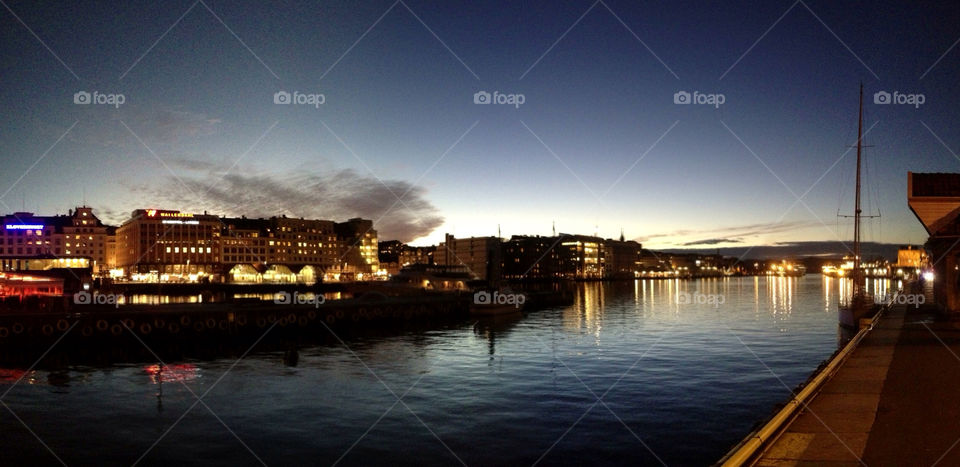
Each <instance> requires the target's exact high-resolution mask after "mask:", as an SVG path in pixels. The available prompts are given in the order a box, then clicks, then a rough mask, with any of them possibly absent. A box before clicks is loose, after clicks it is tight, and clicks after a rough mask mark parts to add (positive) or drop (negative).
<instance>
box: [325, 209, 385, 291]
mask: <svg viewBox="0 0 960 467" xmlns="http://www.w3.org/2000/svg"><path fill="white" fill-rule="evenodd" d="M333 228H334V231H335V232H336V241H337V242H338V247H339V248H338V250H339V252H338V254H337V258H336V261H337V269H338V274H340V275H343V276H344V278H346V279H356V280H363V279H372V278H374V277H375V276H378V275H380V276H383V277H385V276H386V272H385V271H384V272H383V273H381V272H380V260H379V259H378V257H377V256H378V249H377V231H376V230H374V228H373V221H371V220H369V219H360V218H353V219H350V220H348V221H346V222H337V223H335V224H334V226H333Z"/></svg>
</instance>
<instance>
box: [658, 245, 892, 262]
mask: <svg viewBox="0 0 960 467" xmlns="http://www.w3.org/2000/svg"><path fill="white" fill-rule="evenodd" d="M901 246H903V245H902V244H898V243H876V242H861V243H860V248H861V250H862V252H863V257H864V258H874V257H877V256H882V257H884V258H886V259H887V260H889V261H896V260H897V250H898V249H899V248H900V247H901ZM852 249H853V242H846V245H844V244H843V243H840V242H837V241H831V242H789V243H779V244H775V245H761V246H754V247H749V246H743V247H728V248H674V249H665V250H658V251H665V252H669V253H700V254H716V253H717V252H719V253H720V254H721V255H724V256H733V257H737V258H739V257H740V256H743V255H744V254H746V256H745V257H744V259H761V260H763V259H781V258H808V257H815V258H822V259H831V258H840V257H842V256H843V255H849V254H850V253H851V250H852Z"/></svg>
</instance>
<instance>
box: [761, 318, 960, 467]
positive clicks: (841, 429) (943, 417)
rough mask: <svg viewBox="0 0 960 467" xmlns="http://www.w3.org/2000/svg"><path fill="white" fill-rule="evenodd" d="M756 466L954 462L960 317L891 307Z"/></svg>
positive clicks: (959, 448) (959, 458)
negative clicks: (958, 320)
mask: <svg viewBox="0 0 960 467" xmlns="http://www.w3.org/2000/svg"><path fill="white" fill-rule="evenodd" d="M756 465H760V466H789V465H870V466H877V465H879V466H885V465H911V466H912V465H920V466H930V465H960V322H957V321H947V320H943V319H938V318H937V315H936V313H935V310H934V309H932V308H930V307H920V308H914V307H909V308H908V307H906V306H898V307H894V308H893V309H891V310H890V311H889V312H888V313H887V315H886V316H885V317H883V318H882V319H881V320H880V322H879V323H878V325H877V327H876V328H875V329H874V330H873V331H872V332H871V333H870V334H869V335H868V336H867V337H866V338H865V339H864V340H863V341H862V342H861V343H860V345H859V347H858V348H857V349H856V350H855V351H854V352H853V353H852V355H851V356H850V358H849V359H848V360H847V361H846V362H845V363H844V364H843V366H842V367H841V368H840V370H839V371H838V372H837V373H836V374H835V375H834V377H833V378H831V380H830V381H828V382H827V383H826V384H825V385H824V388H823V390H822V391H821V392H820V393H819V394H818V395H817V396H816V397H815V398H814V400H813V401H812V402H811V403H810V404H809V405H808V406H807V408H806V410H804V411H803V412H802V413H801V415H799V416H798V417H797V418H796V419H795V420H794V421H793V423H792V424H791V425H790V426H789V427H788V428H787V429H786V431H785V432H784V433H783V434H782V435H781V436H780V438H779V439H778V440H777V441H776V442H775V443H774V444H773V446H771V447H770V448H769V449H768V450H767V451H766V452H765V453H764V454H763V456H762V457H761V458H760V459H759V460H758V461H757V463H756Z"/></svg>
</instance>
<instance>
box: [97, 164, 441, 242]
mask: <svg viewBox="0 0 960 467" xmlns="http://www.w3.org/2000/svg"><path fill="white" fill-rule="evenodd" d="M170 166H171V167H177V168H184V167H189V169H191V170H189V171H186V174H185V175H184V172H185V171H184V170H178V171H176V172H177V173H178V176H173V175H170V176H168V177H165V178H161V179H160V180H161V181H160V182H159V183H153V184H150V185H139V186H137V185H133V186H131V189H132V190H133V191H135V192H137V193H138V194H139V196H138V197H139V198H140V200H139V202H140V203H144V202H147V203H148V204H149V207H157V208H161V209H179V210H182V211H191V212H203V211H207V212H210V213H214V214H217V215H222V216H236V217H239V216H247V217H271V216H279V215H286V216H289V217H305V218H312V219H330V220H336V221H344V220H346V219H349V218H353V217H362V218H365V219H371V220H373V221H374V228H376V229H377V231H378V233H379V238H381V239H385V240H394V239H396V240H400V241H404V242H410V241H413V240H414V239H416V238H419V237H422V236H426V235H429V234H430V233H432V232H433V231H434V230H435V229H436V228H438V227H440V226H441V225H442V224H443V222H444V218H443V216H441V215H440V213H439V211H438V210H437V209H436V207H435V206H434V205H433V204H432V203H430V201H428V200H427V199H426V190H425V189H424V188H423V187H421V186H417V185H413V184H411V183H409V182H405V181H401V180H383V181H382V182H381V180H378V179H377V178H374V177H372V176H366V175H362V174H359V173H357V172H356V171H354V170H351V169H336V170H327V171H323V172H303V171H300V172H296V173H279V174H277V173H270V174H267V173H260V172H262V171H260V170H257V169H255V168H252V167H239V166H238V167H234V168H233V169H232V170H230V171H229V173H227V172H228V170H227V169H228V168H229V166H224V167H222V166H221V165H220V164H218V163H211V162H193V161H189V160H174V161H172V162H171V163H170ZM225 173H226V175H224V174H225ZM398 198H400V199H402V201H398ZM138 207H148V206H147V204H142V205H140V206H131V207H130V209H129V210H127V212H129V211H130V210H132V209H136V208H138ZM112 212H115V211H112ZM126 215H128V214H125V215H124V218H125V216H126ZM120 221H121V222H122V219H121V220H120Z"/></svg>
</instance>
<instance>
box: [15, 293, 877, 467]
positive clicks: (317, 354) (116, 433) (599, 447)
mask: <svg viewBox="0 0 960 467" xmlns="http://www.w3.org/2000/svg"><path fill="white" fill-rule="evenodd" d="M872 287H873V290H877V291H880V292H883V291H884V290H885V289H884V287H889V284H887V283H873V285H872ZM841 293H842V292H841V290H840V284H839V281H838V280H837V279H830V278H821V277H820V276H819V275H811V276H806V277H803V278H780V277H747V278H730V279H702V280H693V281H681V280H641V281H636V282H622V283H583V284H577V287H576V293H575V303H574V305H573V306H570V307H563V308H557V309H551V310H544V311H539V312H535V313H529V314H526V315H522V316H514V317H503V318H495V319H482V320H477V319H464V320H462V321H461V322H459V323H453V324H447V325H436V324H435V325H424V326H420V327H415V328H411V329H408V330H406V331H404V332H398V333H394V334H392V335H386V336H384V335H382V333H380V334H381V335H377V334H369V335H364V334H359V335H353V336H350V337H345V342H346V344H347V346H348V348H347V347H344V346H343V345H340V344H339V342H333V343H331V344H328V345H313V346H309V347H304V348H301V349H300V350H299V353H298V357H299V358H297V359H295V360H293V361H295V362H296V364H295V366H291V365H289V364H285V363H284V362H285V361H286V362H288V363H289V362H290V361H291V360H289V359H288V358H286V357H287V356H285V355H284V352H273V351H271V352H258V351H256V350H254V351H253V352H252V353H251V354H250V355H248V356H247V357H246V358H245V359H243V360H241V361H239V362H237V360H236V358H237V357H238V356H231V357H224V358H221V359H217V360H212V361H211V360H208V361H179V362H166V363H167V364H168V366H167V367H165V368H164V370H163V371H160V367H159V366H156V365H157V363H158V362H142V363H139V364H130V365H113V366H108V367H102V366H100V367H83V366H74V367H70V368H60V369H56V370H55V371H51V370H49V369H43V368H41V369H39V370H36V371H33V372H30V373H29V375H27V374H25V373H23V371H22V369H21V370H16V369H11V370H2V371H0V375H5V377H0V391H7V389H10V387H11V384H12V382H11V380H12V379H15V378H17V377H19V376H21V375H25V376H28V377H25V378H24V379H23V381H22V382H21V383H20V384H18V385H17V386H15V387H13V388H12V389H11V390H10V392H9V394H8V395H7V396H6V397H5V398H4V403H6V404H8V405H9V406H10V408H11V409H12V410H13V411H14V412H15V413H16V414H17V415H18V416H19V417H20V418H21V419H22V420H23V421H24V423H26V424H27V425H28V426H30V428H31V429H32V430H33V431H34V432H35V433H36V434H37V436H39V437H40V438H41V439H43V440H44V442H45V443H46V444H47V445H48V446H49V447H50V448H51V449H52V450H53V451H54V452H55V453H57V455H58V456H60V457H61V458H62V459H63V460H64V461H65V462H66V463H68V464H71V465H73V464H90V463H106V464H125V465H129V464H131V463H132V462H133V461H135V460H137V459H138V458H139V457H140V456H141V455H142V454H144V452H147V450H148V448H150V447H151V445H153V443H154V442H155V441H156V440H157V439H158V438H160V437H161V435H164V433H165V432H167V430H169V432H168V433H167V434H166V435H165V436H163V438H162V440H161V441H160V442H159V443H157V444H156V446H155V447H154V448H153V449H151V450H150V451H149V454H147V456H146V457H144V459H143V461H142V463H143V464H144V465H155V464H167V463H174V462H178V463H191V464H195V463H201V462H202V463H205V464H211V465H246V464H250V465H258V464H259V462H258V461H257V458H256V457H254V455H253V454H251V452H250V451H248V450H247V448H246V447H244V445H246V446H248V447H249V448H250V450H252V451H253V453H255V454H256V456H257V457H260V458H261V459H262V460H263V461H264V462H266V463H267V464H268V465H275V464H279V465H286V464H295V465H302V464H309V465H314V464H331V463H333V462H335V461H337V460H338V459H340V458H341V456H343V457H342V459H341V463H342V464H344V465H365V464H370V463H383V462H386V461H389V462H391V463H392V464H399V465H425V464H456V463H458V462H457V458H458V457H459V458H460V459H462V460H463V461H464V462H465V463H467V464H469V465H488V464H492V465H530V464H532V463H533V462H535V461H537V460H538V459H540V458H541V456H543V458H542V462H543V463H544V464H548V465H554V464H566V465H580V464H584V463H614V464H616V463H622V464H630V465H635V464H651V463H652V464H656V463H658V462H657V460H658V458H659V459H660V460H662V461H663V462H665V463H667V464H670V465H674V464H699V465H702V464H709V463H712V462H714V461H716V460H717V459H718V458H719V457H720V456H722V455H723V453H724V452H725V451H726V450H727V449H728V448H729V447H730V446H731V445H733V444H734V443H736V442H737V441H739V440H740V438H741V437H742V436H744V435H745V434H746V433H747V432H748V431H749V430H750V428H751V426H752V425H753V424H754V423H755V422H757V421H758V420H760V419H762V418H763V417H765V416H766V415H768V414H769V413H770V412H771V410H772V409H773V406H774V404H776V403H778V402H781V401H783V400H784V399H785V398H786V397H787V395H788V393H789V390H790V389H792V388H793V387H794V386H796V385H797V384H798V383H800V382H802V381H804V380H805V379H806V377H807V376H808V375H809V373H810V372H811V371H812V370H813V369H814V368H815V367H816V366H817V365H818V364H819V363H820V362H821V361H822V360H823V359H824V358H826V357H828V356H829V355H830V354H831V353H832V352H833V350H834V349H835V345H836V336H837V315H836V309H837V308H836V307H837V301H838V300H839V299H840V298H841ZM685 294H687V295H685ZM692 294H701V296H715V297H716V296H722V297H723V300H724V301H723V303H722V304H717V303H715V302H714V303H712V304H708V303H693V304H690V303H687V302H685V301H684V300H686V298H685V297H688V296H690V295H692ZM748 347H749V348H748ZM754 354H755V355H756V357H754ZM758 358H759V360H758ZM234 365H236V366H234ZM17 371H19V373H18V372H17ZM771 371H772V372H773V373H775V374H776V376H774V375H773V374H771ZM28 382H29V384H27V383H28ZM161 383H162V384H161ZM184 385H186V387H184ZM187 388H189V389H190V390H189V391H188V390H187ZM208 391H209V392H208ZM194 394H197V395H203V394H206V396H205V397H204V404H196V398H195V396H194ZM397 397H402V403H399V402H397ZM598 397H602V403H601V402H597V399H598ZM195 404H196V405H195ZM194 405H195V406H194ZM191 406H194V407H193V408H192V409H191V410H190V412H189V413H188V414H187V415H186V416H183V414H184V412H186V411H187V410H188V409H190V407H191ZM207 407H209V410H208V408H207ZM211 411H212V412H213V413H214V414H216V417H215V416H214V415H213V414H211ZM181 416H183V418H182V420H180V421H179V422H178V419H180V417H181ZM221 421H222V423H221ZM174 424H176V425H175V427H174V428H173V429H170V427H171V426H174ZM224 425H226V427H229V430H228V429H227V428H226V427H225V426H224ZM0 426H2V427H3V432H4V433H5V436H4V437H3V438H2V439H0V445H2V448H3V452H5V453H8V454H13V455H15V456H16V457H17V458H20V459H26V458H30V459H38V460H40V462H43V461H44V460H46V461H48V462H55V459H54V458H53V457H52V456H51V455H50V454H49V453H48V452H47V451H46V449H45V448H44V447H43V445H42V444H40V443H39V442H38V441H37V439H36V438H34V437H33V436H32V435H31V434H30V432H29V431H28V430H26V429H25V428H23V426H22V425H20V423H19V422H18V421H17V420H16V419H15V418H13V417H12V416H10V415H9V412H5V413H3V414H0ZM628 428H629V429H628ZM231 431H232V432H233V433H235V434H236V436H237V437H239V438H240V439H241V440H243V443H241V442H240V441H239V440H238V439H237V438H236V437H234V436H233V434H231ZM434 435H436V436H434ZM635 435H636V436H635ZM437 438H439V440H438V439H437ZM638 438H639V439H640V440H642V441H643V442H642V443H641V442H640V440H638ZM118 440H122V443H118ZM441 440H442V442H441ZM644 444H645V445H646V446H649V448H650V450H648V449H647V448H645V447H644ZM551 446H552V447H551ZM448 448H449V449H448ZM545 453H546V455H544V454H545Z"/></svg>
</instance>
